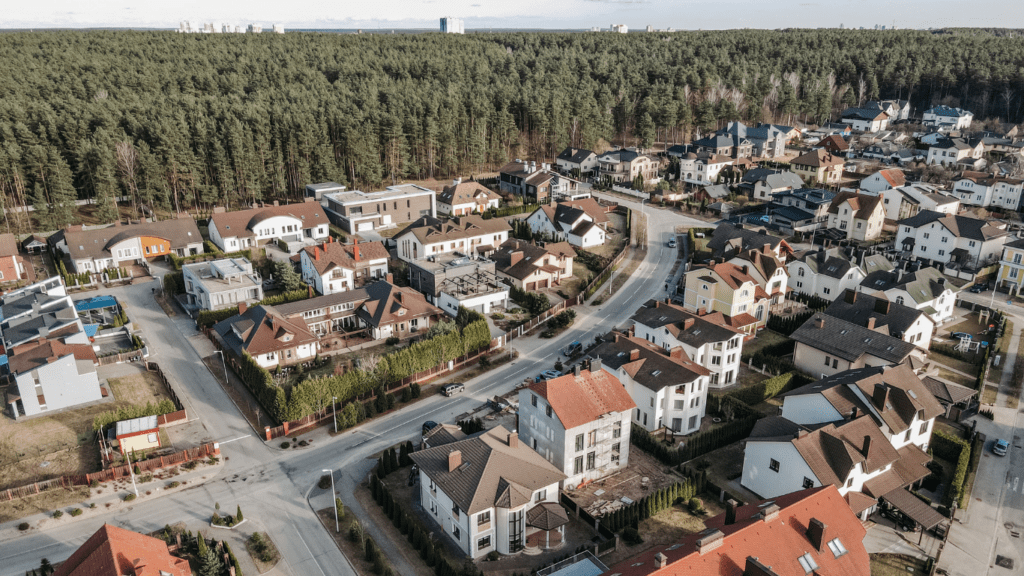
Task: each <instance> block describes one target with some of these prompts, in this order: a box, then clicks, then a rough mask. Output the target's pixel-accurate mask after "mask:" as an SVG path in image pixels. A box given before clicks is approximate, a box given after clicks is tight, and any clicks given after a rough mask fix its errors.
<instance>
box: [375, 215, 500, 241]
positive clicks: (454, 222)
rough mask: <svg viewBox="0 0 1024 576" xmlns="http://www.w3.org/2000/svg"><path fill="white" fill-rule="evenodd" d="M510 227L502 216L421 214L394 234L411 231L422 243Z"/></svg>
mask: <svg viewBox="0 0 1024 576" xmlns="http://www.w3.org/2000/svg"><path fill="white" fill-rule="evenodd" d="M511 229H512V227H511V226H509V225H508V222H506V221H505V219H504V218H492V219H490V220H484V219H483V217H481V216H458V217H456V218H451V219H449V220H447V221H445V220H440V219H438V218H434V217H433V216H421V217H419V218H417V219H416V220H414V221H413V222H412V223H411V224H409V225H408V226H406V227H405V229H403V230H402V231H401V232H399V233H398V234H395V238H401V237H402V236H405V235H406V234H409V233H412V234H413V235H414V236H416V239H417V240H419V241H420V242H421V243H422V244H437V243H438V242H449V241H451V240H465V239H467V238H474V237H476V236H483V235H486V234H496V233H499V232H508V231H509V230H511Z"/></svg>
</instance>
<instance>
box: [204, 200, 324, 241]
mask: <svg viewBox="0 0 1024 576" xmlns="http://www.w3.org/2000/svg"><path fill="white" fill-rule="evenodd" d="M274 204H275V205H274V206H267V205H263V206H260V207H257V208H250V209H248V210H236V211H234V212H224V211H223V208H214V209H213V216H211V217H210V241H211V242H213V243H214V244H216V245H217V247H218V248H220V249H221V250H223V251H225V252H237V251H239V250H246V249H248V248H254V247H256V246H258V245H260V244H261V243H263V244H266V243H267V242H275V241H278V240H280V241H283V242H286V243H289V244H295V245H296V248H297V247H298V245H299V244H301V243H302V242H304V241H312V242H317V241H320V240H323V239H324V238H327V236H328V235H329V234H328V233H329V228H330V222H328V220H327V214H326V213H325V212H324V209H323V208H322V207H321V206H320V204H318V203H316V202H314V201H313V199H312V198H307V199H306V201H305V202H301V203H298V204H285V205H277V203H276V202H275V203H274Z"/></svg>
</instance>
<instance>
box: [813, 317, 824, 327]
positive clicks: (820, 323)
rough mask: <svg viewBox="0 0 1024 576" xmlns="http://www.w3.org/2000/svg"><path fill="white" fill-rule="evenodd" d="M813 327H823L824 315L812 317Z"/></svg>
mask: <svg viewBox="0 0 1024 576" xmlns="http://www.w3.org/2000/svg"><path fill="white" fill-rule="evenodd" d="M814 327H815V328H817V329H819V330H821V329H822V328H824V327H825V317H824V316H821V315H819V316H818V317H817V318H815V319H814Z"/></svg>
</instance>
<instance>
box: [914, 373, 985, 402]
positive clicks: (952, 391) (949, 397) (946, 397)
mask: <svg viewBox="0 0 1024 576" xmlns="http://www.w3.org/2000/svg"><path fill="white" fill-rule="evenodd" d="M921 382H922V383H923V384H924V387H925V388H927V389H928V391H929V392H931V393H932V396H935V399H936V400H938V401H939V402H940V403H942V404H957V403H960V402H963V401H964V400H967V399H969V398H971V397H972V396H974V395H975V394H977V393H978V391H977V390H973V389H971V388H968V387H967V386H961V385H959V384H954V383H952V382H946V381H945V380H939V379H937V378H932V377H931V376H927V377H925V378H922V379H921Z"/></svg>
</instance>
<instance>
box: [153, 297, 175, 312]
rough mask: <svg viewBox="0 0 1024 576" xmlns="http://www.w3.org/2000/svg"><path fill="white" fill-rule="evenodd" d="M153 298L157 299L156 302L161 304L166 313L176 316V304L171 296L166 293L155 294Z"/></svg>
mask: <svg viewBox="0 0 1024 576" xmlns="http://www.w3.org/2000/svg"><path fill="white" fill-rule="evenodd" d="M153 299H154V300H156V303H157V304H159V305H160V309H161V310H163V311H164V314H167V316H169V317H174V316H177V315H178V313H177V312H175V311H174V305H173V304H171V301H170V296H168V295H167V294H166V293H162V294H154V295H153Z"/></svg>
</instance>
